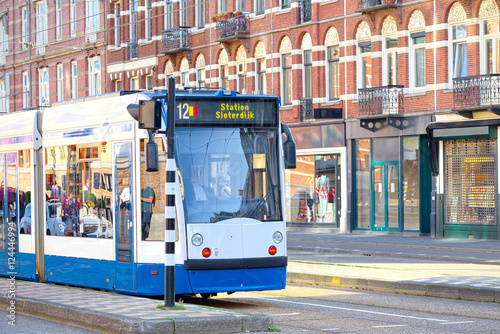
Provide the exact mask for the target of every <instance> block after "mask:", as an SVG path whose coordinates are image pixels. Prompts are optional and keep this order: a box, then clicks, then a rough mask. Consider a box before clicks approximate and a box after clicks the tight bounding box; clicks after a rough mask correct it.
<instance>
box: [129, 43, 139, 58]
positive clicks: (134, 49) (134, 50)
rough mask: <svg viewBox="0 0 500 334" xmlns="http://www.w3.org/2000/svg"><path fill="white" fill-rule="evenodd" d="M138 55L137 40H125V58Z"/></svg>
mask: <svg viewBox="0 0 500 334" xmlns="http://www.w3.org/2000/svg"><path fill="white" fill-rule="evenodd" d="M137 57H139V42H138V41H137V40H130V41H128V42H127V59H128V60H130V59H134V58H137Z"/></svg>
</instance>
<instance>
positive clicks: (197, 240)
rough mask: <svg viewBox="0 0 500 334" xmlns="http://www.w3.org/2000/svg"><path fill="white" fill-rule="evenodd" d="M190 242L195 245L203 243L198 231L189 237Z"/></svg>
mask: <svg viewBox="0 0 500 334" xmlns="http://www.w3.org/2000/svg"><path fill="white" fill-rule="evenodd" d="M191 243H192V244H193V245H195V246H201V244H202V243H203V237H202V235H201V234H199V233H196V234H193V236H192V237H191Z"/></svg>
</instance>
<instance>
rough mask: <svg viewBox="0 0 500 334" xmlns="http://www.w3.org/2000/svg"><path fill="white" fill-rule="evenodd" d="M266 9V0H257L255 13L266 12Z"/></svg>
mask: <svg viewBox="0 0 500 334" xmlns="http://www.w3.org/2000/svg"><path fill="white" fill-rule="evenodd" d="M264 11H265V1H264V0H255V13H256V14H264Z"/></svg>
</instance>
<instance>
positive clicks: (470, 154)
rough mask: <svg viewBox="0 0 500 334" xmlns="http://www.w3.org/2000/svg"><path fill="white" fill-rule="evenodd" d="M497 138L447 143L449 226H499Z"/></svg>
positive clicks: (445, 143) (446, 176)
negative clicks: (496, 172)
mask: <svg viewBox="0 0 500 334" xmlns="http://www.w3.org/2000/svg"><path fill="white" fill-rule="evenodd" d="M496 164H497V163H496V139H494V138H493V139H463V140H447V141H445V142H444V166H445V220H444V222H445V224H477V225H479V224H481V225H482V224H484V225H496V207H495V203H496V198H495V197H496V196H495V194H496V193H497V191H496V189H495V188H496V186H495V180H496V176H495V170H496Z"/></svg>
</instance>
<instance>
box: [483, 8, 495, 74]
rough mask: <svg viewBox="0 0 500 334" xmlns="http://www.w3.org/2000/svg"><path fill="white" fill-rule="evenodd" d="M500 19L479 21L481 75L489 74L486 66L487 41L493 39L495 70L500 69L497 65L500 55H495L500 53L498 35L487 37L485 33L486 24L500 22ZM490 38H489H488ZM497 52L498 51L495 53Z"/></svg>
mask: <svg viewBox="0 0 500 334" xmlns="http://www.w3.org/2000/svg"><path fill="white" fill-rule="evenodd" d="M499 19H500V17H489V18H486V19H483V20H480V21H479V25H480V27H479V36H480V40H481V43H480V46H479V67H480V73H481V75H484V74H487V72H486V70H487V66H486V40H488V39H491V40H492V41H493V69H495V68H498V67H500V64H497V57H500V54H496V57H495V53H500V51H498V44H500V38H499V34H498V33H496V34H495V33H492V34H490V35H485V31H484V23H485V22H487V21H489V20H499ZM486 36H488V37H486ZM495 50H497V51H496V52H495ZM494 72H495V71H494Z"/></svg>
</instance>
